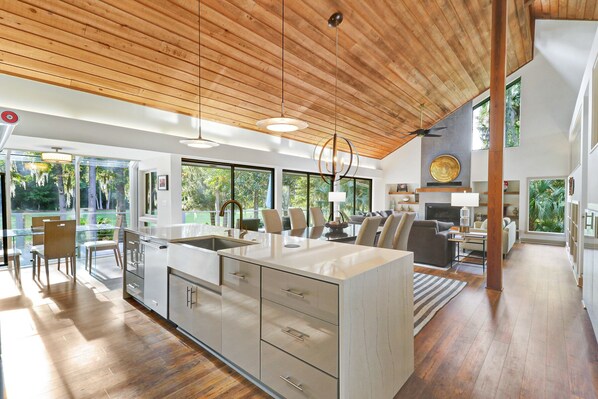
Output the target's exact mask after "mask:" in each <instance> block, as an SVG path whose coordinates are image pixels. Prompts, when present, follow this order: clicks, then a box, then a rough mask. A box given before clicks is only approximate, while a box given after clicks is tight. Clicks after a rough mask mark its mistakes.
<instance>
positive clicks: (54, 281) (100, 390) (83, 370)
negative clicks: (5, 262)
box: [0, 258, 269, 399]
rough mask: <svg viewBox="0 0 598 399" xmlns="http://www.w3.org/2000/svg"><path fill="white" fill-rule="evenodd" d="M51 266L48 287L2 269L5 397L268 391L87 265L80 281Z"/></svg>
mask: <svg viewBox="0 0 598 399" xmlns="http://www.w3.org/2000/svg"><path fill="white" fill-rule="evenodd" d="M112 262H114V258H112ZM51 269H52V272H51V274H50V283H51V287H50V288H51V289H50V291H49V292H46V291H45V289H44V290H42V289H40V286H38V284H35V283H34V282H33V280H32V279H31V269H24V270H23V273H22V274H23V276H22V280H23V287H22V290H19V289H17V288H16V287H15V285H14V282H13V280H12V276H11V274H10V273H9V272H7V271H4V272H0V322H1V329H2V362H3V371H4V382H5V384H4V385H5V397H7V398H9V399H11V398H19V399H20V398H177V399H179V398H200V397H201V398H218V397H230V398H266V397H269V396H268V395H266V394H265V393H263V392H262V391H261V390H260V389H258V388H257V387H255V386H254V385H253V384H251V383H249V382H248V381H246V380H245V379H244V378H243V377H241V376H240V375H239V374H237V373H236V372H235V371H233V370H232V369H230V368H228V367H227V366H226V365H224V363H222V362H221V361H219V360H217V359H215V358H214V357H213V356H211V355H210V354H208V353H207V352H206V351H204V350H203V349H201V348H200V347H198V346H197V345H196V344H195V343H193V342H192V341H190V340H189V339H187V338H186V337H185V336H183V335H182V334H180V333H178V332H177V331H176V330H175V329H174V328H173V327H172V326H171V325H170V324H169V323H168V322H166V321H164V320H161V319H160V318H159V317H156V316H155V315H154V314H152V313H149V312H148V311H147V310H146V309H145V308H143V307H142V306H140V305H139V304H137V303H136V302H135V301H133V300H131V301H125V300H123V299H121V298H122V297H121V292H120V290H119V289H114V290H109V289H108V288H106V286H105V285H104V284H103V283H101V282H99V281H97V280H96V279H94V278H92V277H90V276H89V274H88V273H87V272H86V271H85V270H84V269H83V265H82V264H81V265H79V268H78V271H77V283H76V284H73V283H72V282H71V281H70V280H69V279H68V278H67V277H66V276H65V275H64V274H63V273H61V272H58V271H57V270H56V267H55V266H54V267H52V268H51ZM100 270H101V268H100ZM42 281H44V282H45V275H44V279H43V280H42ZM107 285H109V286H115V284H114V281H112V280H109V284H107ZM44 287H45V285H44Z"/></svg>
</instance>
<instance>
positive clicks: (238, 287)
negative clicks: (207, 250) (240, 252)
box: [222, 257, 260, 299]
mask: <svg viewBox="0 0 598 399" xmlns="http://www.w3.org/2000/svg"><path fill="white" fill-rule="evenodd" d="M222 284H223V285H224V286H226V287H229V288H231V289H234V290H235V291H237V292H239V293H240V294H243V295H246V296H248V297H250V298H255V299H259V298H260V266H258V265H254V264H252V263H247V262H243V261H240V260H236V259H231V258H224V257H223V258H222Z"/></svg>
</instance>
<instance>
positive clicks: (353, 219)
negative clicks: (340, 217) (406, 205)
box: [349, 209, 401, 226]
mask: <svg viewBox="0 0 598 399" xmlns="http://www.w3.org/2000/svg"><path fill="white" fill-rule="evenodd" d="M393 213H394V214H395V215H399V214H400V213H401V212H397V211H393V210H392V209H387V210H385V211H373V212H361V213H359V214H357V215H351V216H350V217H349V223H353V224H361V223H363V221H364V219H365V218H367V217H370V216H380V217H381V218H382V220H380V226H382V225H384V223H385V222H386V219H388V217H389V216H390V215H392V214H393Z"/></svg>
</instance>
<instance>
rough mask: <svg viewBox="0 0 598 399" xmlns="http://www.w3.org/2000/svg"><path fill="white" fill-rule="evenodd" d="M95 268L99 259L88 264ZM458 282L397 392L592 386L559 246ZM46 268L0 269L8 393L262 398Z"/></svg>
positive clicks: (144, 316)
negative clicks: (19, 275)
mask: <svg viewBox="0 0 598 399" xmlns="http://www.w3.org/2000/svg"><path fill="white" fill-rule="evenodd" d="M112 259H114V258H112ZM99 270H101V268H100V269H99ZM417 271H419V272H423V273H432V274H436V275H441V276H447V277H451V278H456V279H461V280H465V281H467V282H468V283H469V284H468V285H467V286H466V287H465V289H464V290H463V291H462V292H461V293H460V294H459V295H458V296H457V297H456V298H454V299H453V300H452V301H451V302H450V303H449V304H447V305H446V306H445V307H444V308H443V309H442V310H441V311H440V312H438V314H437V315H436V316H435V317H434V318H433V319H432V320H431V321H430V322H429V323H428V325H427V326H426V327H424V329H423V330H422V331H421V332H420V334H418V336H417V337H416V338H415V356H416V358H415V362H416V368H415V373H414V375H413V376H412V377H411V378H410V379H409V381H408V382H407V384H406V385H405V386H404V387H403V389H402V390H401V391H400V392H399V394H398V395H397V396H396V397H397V398H470V397H471V398H493V397H495V398H501V399H502V398H515V397H520V398H595V397H597V392H598V345H597V344H596V340H595V339H594V336H593V332H592V328H591V325H590V322H589V319H588V317H587V314H586V312H585V311H584V310H583V309H582V307H581V303H580V300H581V290H580V289H579V288H578V287H576V286H575V283H574V281H573V277H572V274H571V271H570V269H569V267H568V263H567V260H566V258H565V253H564V249H563V248H559V247H549V246H541V245H532V244H519V245H516V246H515V248H514V249H513V251H512V252H511V254H510V255H509V258H508V259H507V261H506V262H505V269H504V286H505V290H504V291H503V292H502V293H501V294H499V293H496V292H492V291H488V290H486V289H485V288H484V282H483V278H482V277H481V276H478V275H472V274H468V273H465V272H458V273H454V272H452V271H448V272H446V271H441V270H433V269H428V268H417ZM77 277H78V281H77V283H76V284H73V283H72V282H70V281H69V280H68V279H67V278H66V276H64V274H62V272H58V271H56V270H55V267H54V268H53V271H52V273H51V275H50V282H51V283H52V286H51V290H50V291H49V292H47V291H45V289H41V288H40V287H39V286H38V285H37V284H35V283H33V281H32V280H31V270H30V269H24V270H23V287H22V289H21V290H19V289H17V288H16V287H15V285H14V283H13V280H12V277H11V274H10V273H9V272H6V271H4V272H0V322H1V328H2V359H3V360H2V361H3V369H4V379H5V389H6V392H5V396H6V397H8V398H30V397H38V398H177V399H178V398H200V397H201V398H216V397H226V398H265V397H268V395H266V394H265V393H264V392H262V391H260V390H259V389H258V388H256V387H254V386H253V385H252V384H251V383H249V382H247V381H245V380H244V379H243V378H242V377H241V376H240V375H238V374H237V373H236V372H234V371H232V370H231V369H229V368H228V367H227V366H225V365H224V364H223V363H222V362H220V361H219V360H217V359H215V358H214V357H213V356H211V355H209V354H208V353H207V352H205V351H204V350H202V349H201V348H199V347H198V346H197V345H195V344H194V343H193V342H192V341H190V340H189V339H187V338H186V337H184V336H183V335H181V334H180V333H178V332H177V331H176V330H174V329H173V327H172V326H171V325H170V324H169V323H167V322H165V321H164V320H161V319H160V318H158V317H156V316H155V315H154V314H152V313H149V312H147V310H145V308H143V307H141V306H140V305H138V304H137V303H136V302H134V301H125V300H122V299H121V294H120V291H119V289H118V288H115V289H110V288H108V287H112V288H114V287H117V286H118V285H117V284H115V281H114V280H113V279H108V280H107V281H106V282H105V284H104V283H102V282H99V281H97V280H96V279H94V278H91V277H90V276H89V274H88V273H87V272H85V271H84V270H83V267H82V265H80V267H79V269H78V273H77Z"/></svg>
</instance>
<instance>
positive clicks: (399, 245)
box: [392, 212, 415, 251]
mask: <svg viewBox="0 0 598 399" xmlns="http://www.w3.org/2000/svg"><path fill="white" fill-rule="evenodd" d="M414 220H415V212H405V213H403V217H402V218H401V223H399V227H398V228H397V232H396V233H395V236H394V239H393V241H392V246H393V248H394V249H399V250H401V251H407V242H408V241H409V234H410V233H411V226H413V221H414Z"/></svg>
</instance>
